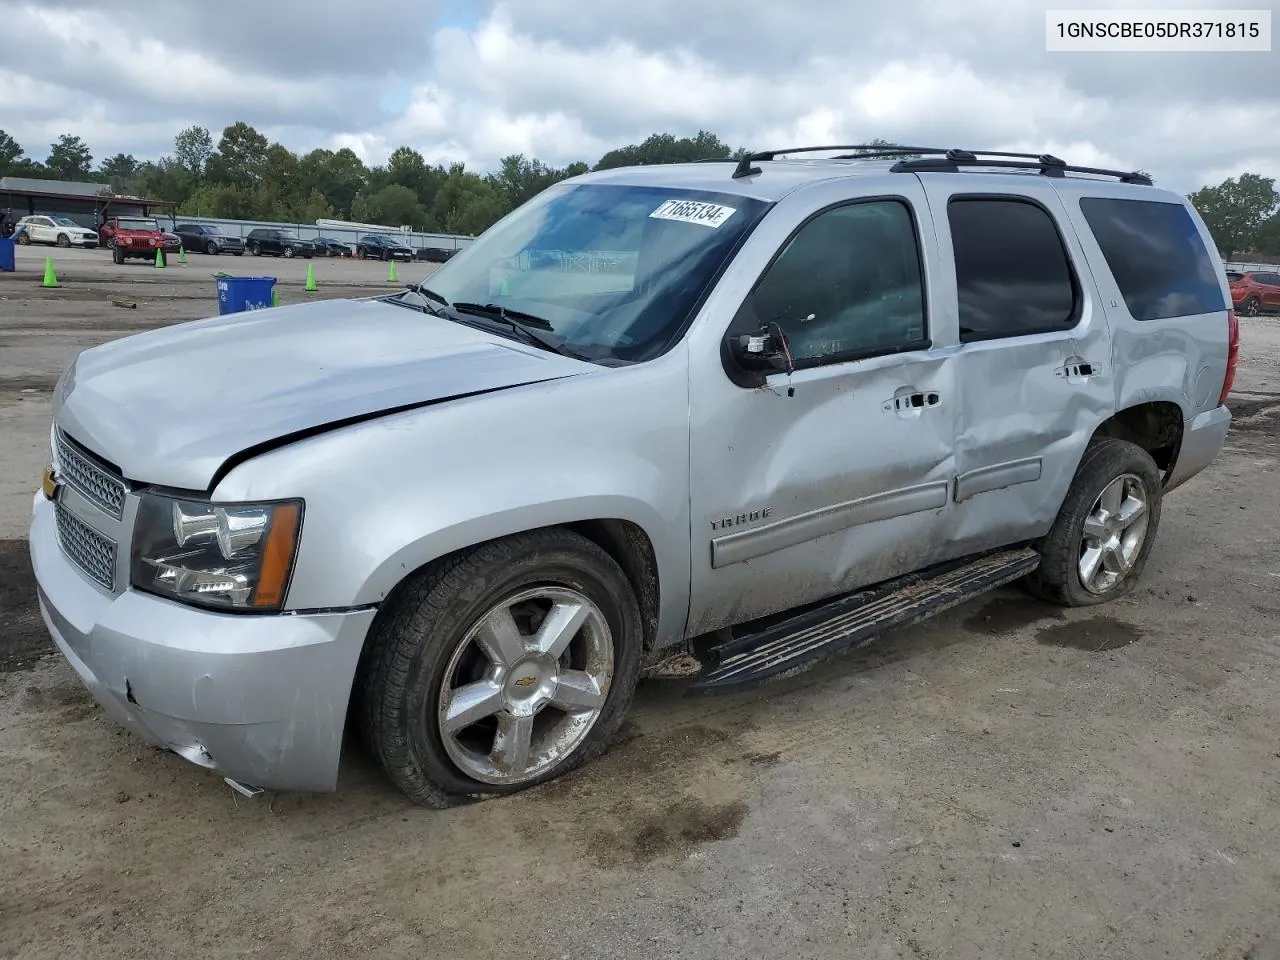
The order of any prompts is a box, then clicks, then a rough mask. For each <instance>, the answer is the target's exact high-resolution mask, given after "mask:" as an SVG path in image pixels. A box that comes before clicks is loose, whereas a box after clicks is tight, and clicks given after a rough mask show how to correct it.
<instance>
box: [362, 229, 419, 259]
mask: <svg viewBox="0 0 1280 960" xmlns="http://www.w3.org/2000/svg"><path fill="white" fill-rule="evenodd" d="M356 256H357V257H359V258H360V259H361V260H412V259H413V248H412V247H408V246H405V245H404V244H403V243H401V242H400V241H399V240H392V239H391V238H390V237H383V236H380V235H378V234H375V233H370V234H366V235H365V236H363V237H361V238H360V239H359V240H357V241H356Z"/></svg>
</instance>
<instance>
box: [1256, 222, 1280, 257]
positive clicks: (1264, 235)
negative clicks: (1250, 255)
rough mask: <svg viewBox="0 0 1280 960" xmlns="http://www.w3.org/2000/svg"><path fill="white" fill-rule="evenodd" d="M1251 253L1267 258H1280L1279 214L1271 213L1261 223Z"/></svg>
mask: <svg viewBox="0 0 1280 960" xmlns="http://www.w3.org/2000/svg"><path fill="white" fill-rule="evenodd" d="M1253 252H1254V253H1260V254H1263V255H1265V256H1268V257H1274V256H1280V213H1273V214H1272V215H1271V216H1269V217H1267V219H1266V220H1264V221H1262V225H1261V226H1260V227H1258V235H1257V240H1256V241H1255V243H1254V246H1253Z"/></svg>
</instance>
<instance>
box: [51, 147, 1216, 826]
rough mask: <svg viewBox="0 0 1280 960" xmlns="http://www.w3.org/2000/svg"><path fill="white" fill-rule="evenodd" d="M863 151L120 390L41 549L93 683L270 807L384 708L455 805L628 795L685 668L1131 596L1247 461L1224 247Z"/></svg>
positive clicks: (96, 401) (381, 751)
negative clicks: (1009, 610)
mask: <svg viewBox="0 0 1280 960" xmlns="http://www.w3.org/2000/svg"><path fill="white" fill-rule="evenodd" d="M843 149H844V148H830V147H824V148H814V149H813V151H811V152H809V154H808V155H809V157H810V158H809V159H806V156H805V155H806V151H804V150H792V151H787V153H788V154H789V155H790V156H789V157H782V156H780V153H781V152H778V153H760V154H754V155H751V156H748V157H746V158H744V159H742V160H740V161H735V160H730V161H721V162H702V163H694V164H684V165H671V166H646V167H638V168H631V169H621V170H610V171H607V172H600V173H593V174H588V175H584V176H581V177H576V178H574V179H571V180H568V181H564V182H562V183H560V184H558V185H556V186H554V187H552V188H550V189H548V190H547V191H546V192H544V193H542V194H540V195H539V196H538V197H536V198H534V199H533V200H531V201H530V202H528V203H527V204H525V205H524V206H522V207H520V208H519V209H517V210H516V211H515V212H513V213H512V214H510V215H509V216H507V217H506V218H505V219H503V220H502V221H501V222H499V223H498V224H496V225H495V226H494V227H492V228H491V229H490V230H489V231H487V232H486V233H485V234H484V235H483V236H481V237H480V238H478V239H477V240H476V241H475V242H474V243H473V244H472V245H471V246H469V247H467V248H466V249H465V250H463V251H462V252H461V253H459V254H458V256H457V257H455V258H453V259H451V260H450V261H449V262H448V263H447V264H445V265H444V266H442V267H441V268H440V269H439V270H438V271H437V272H435V273H433V274H431V275H430V277H429V278H428V280H426V281H424V283H423V284H421V285H417V286H411V287H410V288H409V289H407V290H401V291H398V292H396V293H394V294H392V295H388V296H381V297H374V298H369V299H361V300H348V301H328V302H319V303H310V304H303V305H296V306H286V307H281V308H278V309H274V310H268V311H258V312H253V313H247V314H238V315H229V316H225V317H218V318H215V319H209V320H201V321H197V322H193V323H187V324H183V325H179V326H175V327H169V328H166V329H162V330H156V331H152V332H148V333H143V334H139V335H137V336H132V337H128V338H125V339H121V340H117V341H115V342H112V343H109V344H106V345H103V346H99V347H96V348H93V349H90V350H87V351H85V352H83V353H82V354H80V356H79V357H78V358H77V360H76V362H75V363H74V364H73V365H72V366H71V367H70V368H69V369H68V370H67V371H66V373H65V374H64V375H63V377H62V379H61V381H60V383H59V385H58V388H57V391H56V398H55V416H54V424H53V426H52V429H51V443H52V460H51V464H50V467H49V469H48V470H47V471H46V474H45V478H44V483H43V490H42V491H41V492H40V493H38V494H37V495H36V497H35V501H34V515H33V519H32V524H31V533H30V539H31V555H32V558H33V562H34V567H35V572H36V577H37V580H38V582H39V589H40V604H41V609H42V611H43V613H44V617H45V620H46V622H47V624H48V627H49V629H50V631H51V632H52V634H53V637H54V639H55V640H56V642H57V645H58V647H59V648H60V649H61V651H62V653H63V654H64V655H65V656H66V658H67V659H68V660H69V661H70V663H71V664H72V666H73V667H74V668H75V669H76V671H77V672H78V673H79V675H80V677H81V678H82V679H83V681H84V682H85V684H87V686H88V687H89V689H90V690H91V691H92V692H93V694H94V696H95V697H96V698H97V699H98V701H99V702H100V703H101V704H102V706H103V707H104V708H105V709H106V710H107V711H109V712H110V714H111V715H112V716H114V717H115V718H116V719H117V720H118V721H119V722H120V723H122V724H124V725H126V726H127V727H129V728H130V729H132V730H133V731H135V732H136V733H137V734H138V735H139V736H141V737H143V738H145V739H147V740H149V741H150V742H152V743H153V744H155V745H157V746H160V747H165V748H168V749H171V750H174V751H177V752H178V753H179V754H181V755H182V756H184V757H186V758H187V759H189V760H191V761H193V762H194V763H197V764H199V765H201V766H204V767H208V768H211V769H213V770H216V771H218V772H219V773H220V774H221V775H222V776H224V777H225V778H226V779H227V781H228V782H229V783H230V784H231V785H232V786H233V787H236V788H237V789H239V790H241V791H242V792H246V793H249V794H253V793H256V792H258V791H260V790H261V789H263V788H273V789H302V790H330V789H333V788H334V787H335V786H336V783H337V774H338V766H339V754H340V746H341V742H342V739H343V732H344V728H345V727H346V726H347V719H348V713H349V710H350V716H351V718H352V724H353V725H354V726H356V727H358V728H359V730H360V732H361V733H362V734H363V737H364V739H365V741H366V743H367V744H368V746H369V748H370V749H371V751H372V753H373V754H374V755H375V756H376V757H377V758H378V760H379V761H380V762H381V765H382V767H383V769H384V770H385V771H386V773H387V775H388V776H389V778H390V779H391V780H392V781H393V782H394V783H395V785H396V786H397V787H398V788H399V789H400V790H402V791H403V792H404V793H405V794H406V795H408V797H410V798H412V799H413V800H414V801H416V802H419V803H423V804H428V805H447V804H452V803H457V802H460V801H463V800H466V799H471V798H476V797H482V796H490V795H494V794H503V793H509V792H512V791H515V790H519V789H521V788H524V787H527V786H529V785H531V784H534V783H538V782H541V781H545V780H548V779H550V778H553V777H556V776H558V775H560V774H563V773H564V772H566V771H567V770H569V769H571V768H573V767H575V766H577V765H579V764H581V763H582V762H583V761H585V760H587V759H589V758H591V757H593V756H595V755H597V754H599V753H600V752H601V751H602V750H603V749H604V748H605V746H606V744H607V743H608V741H609V739H610V737H611V735H613V734H614V733H615V731H616V730H617V729H618V727H619V724H620V723H621V721H622V718H623V714H624V713H625V711H626V710H627V708H628V706H629V705H630V703H631V700H632V696H633V692H634V690H635V688H636V684H637V681H638V679H639V678H640V677H641V676H642V675H643V674H644V673H645V672H646V671H649V672H656V673H659V674H661V673H662V672H663V671H664V670H668V669H669V668H670V666H671V665H672V664H677V665H679V664H680V663H683V664H691V663H696V665H697V671H696V676H695V677H694V678H693V680H692V682H691V683H690V684H689V690H690V692H696V691H702V692H714V691H718V690H733V689H740V688H742V687H743V686H746V685H750V684H756V683H760V682H762V681H765V680H768V679H770V678H772V677H778V676H782V675H789V674H793V673H795V672H796V671H798V670H800V669H803V668H805V667H809V666H811V665H812V664H814V663H816V662H818V661H820V660H823V659H825V658H829V657H832V656H834V655H837V654H839V653H841V652H843V651H846V650H848V649H850V648H851V647H854V646H856V645H859V644H862V643H865V642H867V641H869V640H870V639H872V638H873V637H874V636H876V635H878V634H880V633H883V632H884V631H885V630H888V629H890V628H893V627H895V626H899V625H902V624H905V623H909V622H914V621H917V620H920V619H922V618H924V617H927V616H929V615H931V614H933V613H936V612H938V611H939V610H943V609H945V608H947V607H948V606H951V605H954V604H956V603H960V602H963V601H965V600H968V599H970V598H972V597H974V596H976V595H977V594H979V593H981V592H983V591H986V590H990V589H992V588H994V587H997V586H1000V585H1002V584H1007V583H1012V582H1014V581H1019V582H1021V583H1023V584H1025V585H1026V587H1028V588H1029V589H1030V590H1031V591H1032V592H1033V593H1035V594H1036V595H1038V596H1040V597H1042V598H1044V599H1045V600H1047V601H1051V602H1054V603H1058V604H1065V605H1069V606H1079V605H1085V604H1095V603H1099V602H1103V601H1107V600H1110V599H1112V598H1115V597H1118V596H1121V595H1122V594H1124V593H1125V592H1126V591H1129V590H1130V589H1132V588H1133V586H1134V583H1135V581H1136V580H1137V579H1138V577H1139V576H1140V575H1141V573H1142V570H1143V567H1144V565H1145V564H1146V562H1147V558H1148V556H1149V554H1150V551H1151V549H1152V545H1153V543H1154V541H1155V538H1156V531H1157V528H1158V525H1159V521H1160V509H1161V500H1162V497H1163V496H1164V495H1165V494H1167V493H1168V492H1169V491H1171V490H1173V489H1174V488H1176V487H1178V486H1179V485H1180V484H1182V483H1184V482H1185V481H1186V480H1187V479H1188V478H1189V477H1191V476H1193V475H1195V474H1196V473H1197V472H1199V471H1201V470H1203V469H1204V468H1205V466H1206V465H1207V464H1209V463H1210V461H1211V460H1213V458H1214V457H1215V456H1216V455H1217V453H1218V451H1219V449H1220V448H1221V446H1222V444H1223V441H1224V438H1225V436H1226V434H1227V430H1228V426H1229V423H1230V414H1229V412H1228V410H1227V408H1226V407H1225V406H1224V401H1225V399H1226V396H1227V393H1228V391H1229V390H1230V387H1231V381H1232V376H1233V371H1234V367H1235V360H1236V352H1237V341H1238V336H1237V328H1236V322H1235V316H1234V314H1233V313H1232V312H1231V310H1230V303H1231V301H1230V299H1229V295H1228V290H1227V283H1226V279H1225V275H1224V273H1223V270H1222V264H1221V262H1220V260H1219V257H1218V255H1217V252H1216V250H1215V248H1214V245H1213V243H1212V241H1211V239H1210V237H1209V235H1208V233H1207V231H1206V229H1205V226H1204V224H1203V223H1202V221H1201V220H1200V218H1199V216H1198V215H1197V214H1196V211H1195V210H1194V209H1193V208H1192V207H1191V206H1190V204H1189V203H1188V202H1187V201H1186V200H1185V199H1184V198H1183V197H1181V196H1178V195H1176V194H1174V193H1170V192H1168V191H1166V190H1163V189H1158V188H1156V187H1154V186H1152V185H1151V183H1150V181H1149V180H1148V179H1147V178H1146V177H1145V176H1143V175H1142V174H1136V173H1135V174H1131V173H1117V172H1111V171H1102V170H1094V169H1090V168H1080V167H1072V166H1069V165H1066V164H1064V163H1063V162H1062V161H1060V160H1058V159H1056V158H1054V157H1049V156H1039V157H1033V156H1025V155H1010V154H975V153H972V152H968V151H960V150H931V149H925V148H908V150H909V152H911V153H914V154H917V155H918V156H915V157H911V158H908V157H906V156H900V155H890V156H888V157H885V158H883V159H877V160H867V159H859V158H847V157H842V156H835V157H831V156H827V157H823V158H819V159H813V158H812V157H813V156H814V154H816V153H827V154H830V153H833V152H835V151H837V150H843ZM850 149H851V148H850ZM859 149H861V148H859ZM845 152H848V151H845Z"/></svg>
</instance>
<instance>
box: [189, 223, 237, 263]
mask: <svg viewBox="0 0 1280 960" xmlns="http://www.w3.org/2000/svg"><path fill="white" fill-rule="evenodd" d="M173 232H174V233H176V234H177V235H178V237H179V238H180V239H181V241H182V246H183V249H185V250H190V251H191V252H192V253H207V254H209V255H210V256H214V255H216V254H219V253H230V254H233V255H234V256H237V257H241V256H244V241H243V240H241V239H240V238H239V237H233V236H231V234H229V233H224V232H223V230H222V228H221V227H218V226H213V225H211V224H205V223H180V224H178V225H177V226H175V227H174V228H173Z"/></svg>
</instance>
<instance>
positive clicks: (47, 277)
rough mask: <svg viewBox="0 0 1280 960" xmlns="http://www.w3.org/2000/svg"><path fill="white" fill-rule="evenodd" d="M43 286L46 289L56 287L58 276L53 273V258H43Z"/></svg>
mask: <svg viewBox="0 0 1280 960" xmlns="http://www.w3.org/2000/svg"><path fill="white" fill-rule="evenodd" d="M44 285H45V286H46V287H56V286H57V285H58V275H57V274H56V273H54V271H53V257H45V258H44Z"/></svg>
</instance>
